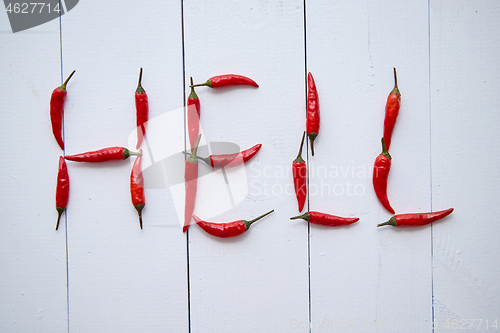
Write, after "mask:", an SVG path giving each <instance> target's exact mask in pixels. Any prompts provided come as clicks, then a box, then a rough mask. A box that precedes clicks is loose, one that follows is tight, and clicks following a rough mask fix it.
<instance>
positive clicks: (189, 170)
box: [182, 134, 201, 232]
mask: <svg viewBox="0 0 500 333" xmlns="http://www.w3.org/2000/svg"><path fill="white" fill-rule="evenodd" d="M200 139H201V134H200V135H199V136H198V141H197V142H196V146H195V147H194V149H193V152H192V153H191V156H189V158H188V159H187V160H186V166H185V169H184V180H185V182H184V186H185V189H186V200H185V205H184V226H183V227H182V232H186V230H187V229H188V228H189V223H190V222H191V216H192V215H193V212H194V204H195V201H196V191H197V189H198V157H197V156H196V152H197V151H198V145H199V144H200Z"/></svg>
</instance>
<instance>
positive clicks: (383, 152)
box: [380, 138, 392, 160]
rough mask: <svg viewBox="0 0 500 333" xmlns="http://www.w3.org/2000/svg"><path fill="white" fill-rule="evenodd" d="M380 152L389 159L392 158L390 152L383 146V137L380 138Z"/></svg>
mask: <svg viewBox="0 0 500 333" xmlns="http://www.w3.org/2000/svg"><path fill="white" fill-rule="evenodd" d="M380 141H382V154H383V155H384V156H385V157H387V158H388V159H389V160H392V156H391V154H389V152H388V151H387V148H386V147H385V140H384V138H382V140H380Z"/></svg>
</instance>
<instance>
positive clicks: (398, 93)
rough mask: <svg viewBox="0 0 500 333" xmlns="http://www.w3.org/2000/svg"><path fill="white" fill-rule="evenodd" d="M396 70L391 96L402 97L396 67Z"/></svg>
mask: <svg viewBox="0 0 500 333" xmlns="http://www.w3.org/2000/svg"><path fill="white" fill-rule="evenodd" d="M393 68H394V89H392V91H391V94H396V95H401V93H400V92H399V88H398V77H397V75H396V67H393Z"/></svg>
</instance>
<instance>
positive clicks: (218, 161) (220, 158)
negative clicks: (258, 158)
mask: <svg viewBox="0 0 500 333" xmlns="http://www.w3.org/2000/svg"><path fill="white" fill-rule="evenodd" d="M260 147H262V145H261V144H260V143H258V144H256V145H255V146H253V147H251V148H248V149H247V150H243V151H240V152H239V153H234V154H222V155H210V156H209V157H200V156H198V159H200V160H202V161H203V162H205V163H207V164H208V165H210V166H211V167H212V168H224V167H226V168H233V167H235V166H238V165H241V164H243V163H246V162H247V161H248V160H249V159H251V158H252V157H253V156H254V155H255V154H257V152H258V151H259V149H260ZM183 153H184V154H187V155H190V154H189V153H187V152H185V151H183Z"/></svg>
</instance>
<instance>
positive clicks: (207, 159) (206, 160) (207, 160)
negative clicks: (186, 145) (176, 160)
mask: <svg viewBox="0 0 500 333" xmlns="http://www.w3.org/2000/svg"><path fill="white" fill-rule="evenodd" d="M182 152H183V153H184V154H186V155H189V156H191V153H188V152H186V151H182ZM196 157H197V158H198V159H199V160H202V161H203V162H205V163H207V164H208V165H211V163H210V159H209V158H208V157H200V156H196Z"/></svg>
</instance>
